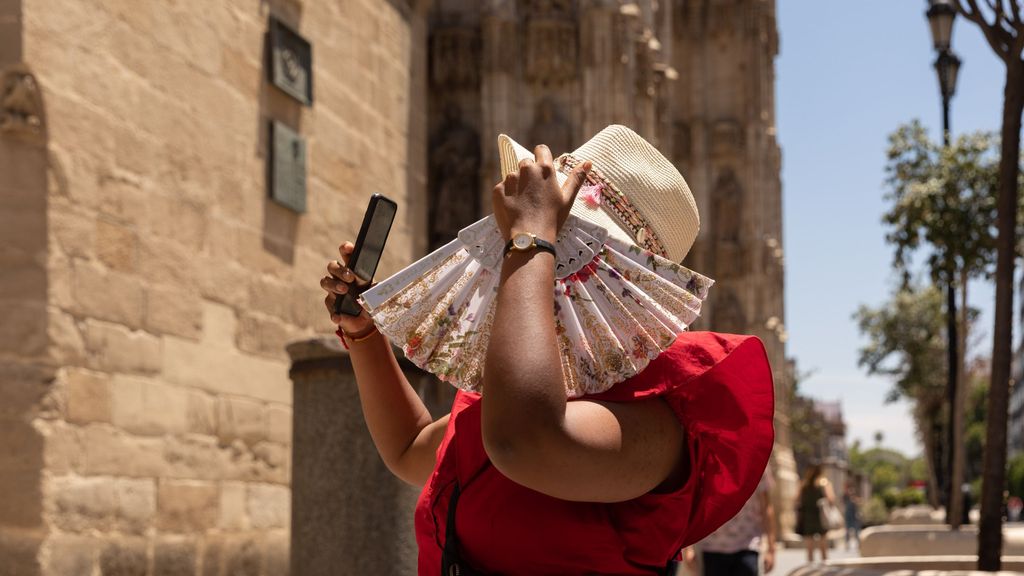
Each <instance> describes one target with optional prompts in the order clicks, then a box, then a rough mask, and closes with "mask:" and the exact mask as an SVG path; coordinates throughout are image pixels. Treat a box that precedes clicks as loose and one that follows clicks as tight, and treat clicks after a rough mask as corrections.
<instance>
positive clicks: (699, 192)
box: [0, 0, 795, 576]
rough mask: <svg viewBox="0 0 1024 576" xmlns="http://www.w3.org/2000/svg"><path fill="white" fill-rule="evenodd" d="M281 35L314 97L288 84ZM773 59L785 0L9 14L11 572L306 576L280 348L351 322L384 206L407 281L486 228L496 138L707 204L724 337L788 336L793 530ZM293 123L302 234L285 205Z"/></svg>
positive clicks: (696, 255)
mask: <svg viewBox="0 0 1024 576" xmlns="http://www.w3.org/2000/svg"><path fill="white" fill-rule="evenodd" d="M271 16H274V17H276V18H277V19H279V20H281V21H282V22H284V23H285V24H286V25H287V26H289V27H291V28H292V29H294V30H295V31H297V32H298V33H299V34H301V35H302V36H303V37H304V38H305V39H306V40H308V41H309V42H310V44H311V46H312V53H313V66H312V76H313V92H314V95H315V99H314V101H313V103H312V105H310V106H304V105H302V104H301V103H299V102H298V101H296V100H295V99H293V98H291V97H289V96H288V95H287V94H285V93H284V92H282V91H281V90H279V89H278V88H276V87H275V86H273V85H272V84H271V83H270V82H269V81H268V80H267V70H266V62H267V60H268V58H267V50H268V47H267V39H266V35H265V33H266V31H267V28H268V21H269V19H270V17H271ZM777 46H778V44H777V33H776V24H775V2H774V0H703V1H696V2H694V1H691V2H682V1H680V0H676V1H671V0H660V1H659V0H646V1H637V2H626V1H619V0H577V1H570V0H546V1H542V0H520V1H511V0H487V1H484V2H478V1H475V0H433V1H432V2H431V1H430V0H408V1H406V0H335V1H331V2H313V1H310V0H262V1H259V2H257V1H254V0H246V1H242V0H217V1H209V0H206V1H201V0H177V1H175V2H166V1H159V2H154V1H139V0H46V1H44V0H0V74H2V77H0V266H2V271H0V315H2V317H3V319H4V321H3V323H2V324H0V439H2V440H0V576H14V575H18V576H36V575H39V576H96V575H103V576H108V575H118V576H120V575H126V576H127V575H152V576H165V575H166V576H170V575H195V576H199V575H202V576H228V575H232V576H234V575H246V576H278V575H283V574H287V573H288V571H289V529H290V522H291V521H290V511H291V492H290V480H291V448H292V382H291V380H290V379H289V369H290V360H289V357H288V355H287V353H286V352H285V345H286V344H288V343H289V342H295V341H300V340H306V339H309V338H311V337H313V336H316V335H323V334H329V333H330V332H332V331H333V328H332V325H331V323H330V321H329V319H328V317H327V315H326V313H325V310H324V306H323V295H324V294H323V292H322V290H321V289H320V288H319V285H318V281H319V278H320V277H321V276H322V275H323V274H324V272H325V265H326V262H327V261H328V260H329V259H332V258H335V257H336V256H337V245H338V244H339V243H340V242H341V241H342V240H345V239H353V238H354V237H355V235H356V232H357V230H358V226H359V223H360V219H361V216H362V212H363V209H364V207H365V204H366V201H367V199H368V197H369V195H370V194H371V193H374V192H380V193H383V194H385V195H387V196H389V197H391V198H393V199H394V200H396V201H397V202H398V204H399V206H400V211H399V216H398V219H397V220H396V225H395V227H394V228H393V230H392V233H391V237H390V239H389V242H388V247H387V251H386V255H385V257H384V260H383V262H382V264H381V268H380V269H379V272H378V274H379V275H380V276H381V277H383V276H385V275H387V274H389V273H391V272H394V271H397V270H398V269H399V268H400V267H402V266H404V265H405V264H407V263H409V262H410V261H411V260H413V259H414V258H416V257H417V256H420V255H422V254H424V253H425V252H426V251H427V250H428V248H429V247H430V246H431V245H436V244H437V243H438V242H441V241H443V240H445V239H447V238H450V237H451V236H452V235H453V234H454V232H456V231H457V230H458V229H459V228H461V227H462V226H464V225H465V224H466V223H469V222H470V221H472V220H474V219H476V218H477V217H479V216H480V215H482V214H484V213H486V212H488V211H489V206H488V203H487V201H485V199H486V198H487V194H488V193H489V190H490V187H491V186H492V185H493V184H494V181H495V179H496V175H497V154H496V151H495V141H494V139H495V137H496V135H497V134H498V133H499V132H507V133H509V134H510V135H512V136H513V137H515V138H517V139H518V140H520V141H521V142H524V143H536V142H540V141H543V142H546V143H548V144H550V145H551V147H552V148H553V149H554V150H555V152H556V153H559V152H562V151H567V150H569V149H571V148H572V147H575V146H577V145H579V144H580V143H581V142H582V141H583V140H584V139H585V138H586V137H588V136H589V135H591V134H593V133H594V132H596V131H597V130H598V129H600V128H601V127H603V126H604V125H606V124H609V123H612V122H617V123H623V124H627V125H630V126H632V127H633V128H635V129H636V130H638V131H639V132H640V133H641V134H642V135H644V136H645V137H646V138H648V139H649V140H651V141H652V142H653V143H654V144H655V145H656V146H658V147H659V148H661V149H662V150H663V151H664V152H665V153H666V155H668V156H669V157H670V158H672V159H673V161H674V162H676V163H677V165H678V166H679V168H680V171H681V172H682V173H683V175H684V176H685V177H686V179H687V181H688V182H689V184H690V186H691V187H692V188H693V190H694V193H695V196H696V199H697V202H698V206H699V208H700V210H701V217H702V223H703V226H702V231H701V236H700V237H699V239H698V243H697V246H696V247H695V248H694V250H693V252H692V254H691V256H690V257H688V259H687V260H686V264H688V265H690V266H692V267H693V268H695V269H698V270H700V271H702V272H704V273H706V274H708V275H710V276H712V277H715V278H716V279H717V280H718V281H719V283H718V285H717V286H716V287H715V289H714V293H713V296H712V298H711V300H710V302H709V305H708V308H707V315H706V320H703V321H702V324H701V325H700V326H698V329H708V328H714V329H719V330H723V331H738V332H749V333H753V334H756V335H758V336H760V337H761V338H762V339H764V340H765V342H766V344H767V346H768V350H769V353H770V355H771V360H772V363H773V365H774V366H775V367H776V371H777V372H776V381H777V386H778V390H779V400H780V416H779V418H778V425H779V446H778V448H779V449H778V450H777V455H776V459H775V472H776V475H777V476H778V477H779V478H780V479H781V480H782V482H780V483H779V486H780V487H781V488H780V489H781V491H782V492H781V493H780V496H779V498H780V499H783V500H782V503H780V508H779V509H780V511H785V510H788V509H789V506H788V504H784V502H785V500H784V499H785V498H791V496H792V495H791V490H792V488H793V487H794V485H793V484H792V483H791V482H790V481H791V480H795V477H794V471H793V464H792V456H791V451H790V450H789V449H788V432H787V430H788V427H787V422H786V420H785V418H784V416H783V414H784V408H785V406H786V401H787V398H788V394H789V392H788V391H789V387H790V377H789V374H788V372H787V368H786V367H787V363H786V361H785V347H784V343H785V338H786V335H785V328H784V325H783V323H782V322H783V319H784V315H783V309H782V302H783V300H782V294H783V285H782V270H783V262H782V245H781V241H782V223H781V190H780V184H779V164H780V152H779V149H778V146H777V144H776V139H775V106H774V101H773V93H774V64H773V62H774V57H775V55H776V52H777ZM271 121H276V122H279V123H281V124H283V125H285V126H287V127H289V128H291V129H292V130H294V131H295V132H297V133H299V134H301V135H302V136H303V137H304V138H305V139H306V154H307V157H306V172H305V176H306V191H307V197H306V207H307V210H306V212H305V213H302V214H298V213H295V212H293V211H291V210H289V209H287V208H285V207H283V206H281V205H279V204H277V203H275V202H273V201H271V200H270V199H269V198H268V188H267V156H268V153H269V149H270V141H269V136H270V134H269V129H268V124H269V123H270V122H271ZM368 457H369V458H376V455H374V454H370V455H359V456H358V458H356V460H358V459H365V458H368ZM362 497H369V496H366V495H363V496H362ZM783 506H785V507H783ZM411 513H412V511H411V510H409V514H410V515H411ZM790 521H791V519H789V520H787V519H786V518H785V517H784V518H783V523H784V524H785V523H786V522H790ZM408 537H409V538H411V534H410V535H408Z"/></svg>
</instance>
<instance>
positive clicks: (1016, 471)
mask: <svg viewBox="0 0 1024 576" xmlns="http://www.w3.org/2000/svg"><path fill="white" fill-rule="evenodd" d="M1006 484H1007V489H1008V490H1009V491H1010V495H1011V496H1017V497H1018V498H1024V454H1017V455H1016V456H1014V457H1013V458H1011V459H1010V461H1009V463H1007V472H1006Z"/></svg>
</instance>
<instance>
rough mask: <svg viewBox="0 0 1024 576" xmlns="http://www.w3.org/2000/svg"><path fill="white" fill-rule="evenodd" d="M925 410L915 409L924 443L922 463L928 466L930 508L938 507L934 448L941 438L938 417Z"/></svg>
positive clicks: (937, 474) (938, 460)
mask: <svg viewBox="0 0 1024 576" xmlns="http://www.w3.org/2000/svg"><path fill="white" fill-rule="evenodd" d="M925 412H926V411H925V410H921V409H918V410H917V416H916V419H917V425H918V428H919V429H920V430H921V442H922V443H923V444H924V463H925V466H927V468H928V504H929V505H930V506H931V507H932V509H938V507H939V480H938V478H939V466H940V464H939V462H940V461H941V458H938V457H937V453H936V448H937V444H939V443H940V442H941V440H942V437H941V436H942V431H941V427H939V430H938V431H936V428H937V427H938V424H937V423H938V418H937V417H936V416H935V414H934V413H930V414H926V413H925Z"/></svg>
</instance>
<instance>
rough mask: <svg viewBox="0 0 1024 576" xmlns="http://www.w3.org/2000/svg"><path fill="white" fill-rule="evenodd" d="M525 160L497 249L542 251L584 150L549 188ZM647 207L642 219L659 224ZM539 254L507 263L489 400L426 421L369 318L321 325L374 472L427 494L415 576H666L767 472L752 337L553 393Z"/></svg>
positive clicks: (330, 283) (767, 416) (549, 270)
mask: <svg viewBox="0 0 1024 576" xmlns="http://www.w3.org/2000/svg"><path fill="white" fill-rule="evenodd" d="M623 130H625V129H623ZM630 134H632V132H631V131H630ZM634 136H635V134H634ZM637 138H639V137H638V136H637ZM644 144H646V143H644ZM647 146H648V147H649V145H647ZM651 150H653V148H651ZM654 153H655V154H657V152H656V151H655V152H654ZM535 154H536V160H535V161H530V160H523V161H522V162H521V163H520V169H519V171H518V173H511V174H509V175H508V176H507V177H506V178H505V179H504V181H503V182H502V183H500V184H498V185H497V186H496V187H495V189H494V191H493V198H492V200H493V205H494V213H495V216H496V218H497V222H498V226H499V228H500V230H501V232H502V234H503V235H504V237H505V239H506V240H507V239H508V238H510V237H512V236H513V235H515V234H516V233H519V232H528V233H532V234H536V235H537V237H538V238H542V239H548V240H549V241H553V239H554V238H555V237H556V232H557V231H558V230H559V229H560V227H561V225H562V223H563V222H564V221H565V219H566V217H567V216H568V214H569V210H570V207H571V206H572V204H573V200H574V198H575V195H576V193H577V191H578V190H579V188H580V186H581V184H582V183H583V182H584V180H585V179H586V177H587V174H588V172H589V171H590V169H591V162H590V161H589V160H587V159H586V158H582V160H583V161H582V162H580V163H578V164H577V165H576V167H575V168H574V169H572V171H571V173H570V174H569V178H568V180H567V181H566V183H565V185H564V186H562V187H560V186H559V185H558V182H557V180H556V176H555V168H554V163H553V159H552V156H551V152H550V151H549V150H548V148H547V147H546V146H543V145H541V146H538V147H537V148H536V149H535ZM658 156H659V157H660V155H658ZM673 170H674V169H673ZM676 174H677V175H678V173H676ZM680 181H681V177H680ZM684 185H685V183H684ZM688 194H689V192H688V191H687V195H688ZM691 202H692V200H691ZM661 212H663V213H657V214H654V213H652V214H647V215H646V216H647V217H648V218H650V219H651V220H652V221H658V219H662V220H664V219H665V218H668V219H669V220H668V222H669V223H671V218H672V217H673V215H674V213H673V211H672V210H667V211H664V210H663V211H661ZM655 223H657V222H655ZM690 241H691V242H692V239H691V240H690ZM686 248H687V249H688V248H689V246H686ZM351 251H352V244H351V243H345V244H343V245H342V246H341V247H340V253H341V261H340V262H339V261H334V262H332V263H331V264H330V265H329V266H328V272H329V275H328V276H326V277H324V278H323V279H322V281H321V285H322V287H323V288H324V289H325V290H327V291H328V295H327V298H326V301H325V303H326V305H327V308H328V310H333V305H334V299H335V298H336V297H337V296H338V295H341V294H344V293H346V292H347V290H348V288H349V285H350V283H351V282H352V281H353V280H354V276H353V275H352V273H351V271H350V270H348V269H347V268H346V267H345V265H344V263H345V261H346V260H347V256H348V255H349V254H350V253H351ZM676 256H677V259H681V258H682V255H679V254H677V255H676ZM553 262H554V260H553V256H552V255H550V254H548V253H547V252H543V251H539V250H533V251H523V252H519V251H513V252H510V253H509V254H508V256H507V257H506V258H505V260H504V262H503V264H502V267H501V283H500V288H499V290H498V294H497V304H496V312H495V318H494V322H493V328H492V330H491V334H490V343H489V345H488V349H487V357H486V363H485V366H484V382H483V389H484V390H486V399H483V398H482V397H481V396H480V395H477V394H472V393H467V392H459V394H458V395H457V397H456V399H455V403H454V406H453V408H452V411H451V413H450V414H449V415H446V416H443V417H441V418H439V419H437V420H434V419H433V418H432V417H431V415H430V414H429V413H428V412H427V410H426V408H425V407H424V405H423V403H422V402H421V401H420V399H419V397H418V396H417V394H416V392H415V391H414V390H413V388H412V387H411V386H410V385H409V384H408V382H407V381H406V380H405V378H404V377H403V375H402V372H401V370H400V369H399V366H398V362H397V360H396V359H395V357H394V355H393V353H392V351H391V345H390V343H389V342H388V340H387V339H386V338H385V337H384V336H382V335H381V334H380V332H379V331H377V329H376V326H375V325H374V323H373V321H372V320H371V318H370V317H369V316H368V315H366V314H365V313H364V314H363V315H361V316H359V317H348V316H333V315H332V320H333V321H334V322H335V323H336V324H337V325H338V326H339V331H338V334H339V336H340V337H341V338H342V339H343V340H344V341H345V343H346V345H347V346H348V348H349V353H350V357H351V361H352V366H353V369H354V371H355V375H356V380H357V384H358V387H359V394H360V399H361V403H362V408H363V413H364V416H365V418H366V422H367V426H368V428H369V430H370V433H371V435H372V437H373V440H374V442H375V444H376V446H377V449H378V450H379V452H380V455H381V457H382V459H383V460H384V463H385V464H386V465H387V466H388V468H389V469H390V470H391V471H392V472H394V473H395V474H396V475H397V476H399V477H400V478H402V479H403V480H405V481H406V482H409V483H411V484H414V485H416V486H423V492H422V495H421V498H420V501H419V503H418V505H417V509H416V532H417V541H418V544H419V550H420V561H419V571H420V574H421V575H433V574H440V573H442V570H443V571H444V573H445V574H446V576H447V575H448V574H475V573H491V574H531V575H537V574H561V575H567V574H581V575H582V574H660V573H665V571H666V570H667V566H668V564H669V563H670V561H671V560H672V559H673V558H674V557H675V556H676V555H677V553H678V551H679V550H680V549H681V548H682V547H684V546H686V545H688V544H690V543H693V542H695V541H697V540H699V539H700V538H703V537H704V536H705V535H707V534H708V533H710V532H711V531H713V530H714V529H715V528H716V527H717V526H719V525H720V524H721V523H723V522H725V521H726V520H727V519H728V518H730V517H731V516H732V515H734V514H735V513H736V512H737V511H738V510H739V509H740V507H742V505H743V503H744V502H745V501H746V499H747V498H748V497H749V495H750V494H751V493H752V492H753V490H754V488H755V487H756V485H757V483H758V481H759V479H760V477H761V473H762V471H763V470H764V467H765V465H766V464H767V460H768V456H769V454H770V452H771V446H772V441H773V432H772V417H773V400H772V398H773V396H772V380H771V370H770V367H769V365H768V362H767V359H766V356H765V352H764V349H763V346H762V345H761V343H760V341H759V340H757V339H756V338H752V337H745V336H732V335H721V334H713V333H690V332H684V333H683V334H680V335H679V336H678V337H677V340H676V342H675V344H674V345H673V346H672V347H671V348H670V349H668V350H667V351H665V352H664V353H662V354H661V356H659V357H658V358H657V359H655V360H654V361H652V362H651V364H650V365H649V366H648V367H647V368H646V369H645V370H644V371H643V372H641V373H640V374H638V375H637V376H635V377H633V378H630V379H628V380H626V381H624V382H621V383H619V384H616V385H615V386H613V387H612V388H611V389H609V390H608V391H606V392H603V393H601V394H595V395H589V396H583V397H581V398H577V399H572V400H567V399H566V393H565V386H564V384H563V380H562V378H563V376H562V368H561V357H560V353H559V346H558V344H557V342H556V327H555V322H554V317H553V314H552V309H553V294H552V290H551V286H552V284H553V282H554V280H555V277H554V270H553V268H554V266H553ZM456 502H457V505H456Z"/></svg>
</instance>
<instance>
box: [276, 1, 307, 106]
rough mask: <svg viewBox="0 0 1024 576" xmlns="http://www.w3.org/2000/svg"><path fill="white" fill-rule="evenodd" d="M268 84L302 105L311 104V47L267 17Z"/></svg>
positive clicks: (295, 34)
mask: <svg viewBox="0 0 1024 576" xmlns="http://www.w3.org/2000/svg"><path fill="white" fill-rule="evenodd" d="M269 40H270V50H269V52H270V70H269V73H270V82H271V83H272V84H273V85H274V86H277V87H278V88H280V89H281V90H283V91H284V93H285V94H288V95H289V96H291V97H292V98H295V99H296V100H298V101H299V102H302V103H303V104H305V105H307V106H308V105H310V104H312V103H313V48H312V47H311V46H310V45H309V42H307V41H306V39H305V38H303V37H302V36H299V35H298V33H296V32H295V31H294V30H292V29H291V28H288V27H287V26H285V25H284V23H282V22H281V21H280V20H278V19H277V18H274V17H273V16H271V17H270V31H269Z"/></svg>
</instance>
